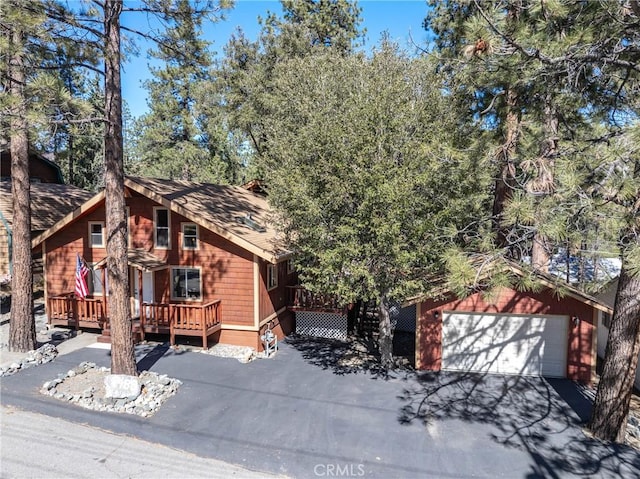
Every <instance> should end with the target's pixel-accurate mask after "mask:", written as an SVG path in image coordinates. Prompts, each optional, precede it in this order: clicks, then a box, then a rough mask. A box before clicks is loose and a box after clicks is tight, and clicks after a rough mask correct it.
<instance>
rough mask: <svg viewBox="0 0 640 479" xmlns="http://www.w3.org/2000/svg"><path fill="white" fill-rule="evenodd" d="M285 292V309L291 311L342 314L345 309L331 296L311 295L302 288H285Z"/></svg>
mask: <svg viewBox="0 0 640 479" xmlns="http://www.w3.org/2000/svg"><path fill="white" fill-rule="evenodd" d="M287 291H288V298H287V307H288V308H289V309H290V310H291V311H316V312H323V313H342V312H344V311H345V309H346V307H345V305H343V304H341V302H340V301H339V300H338V298H337V297H336V296H333V295H326V294H318V293H312V292H311V291H308V290H306V289H304V288H303V287H302V286H287Z"/></svg>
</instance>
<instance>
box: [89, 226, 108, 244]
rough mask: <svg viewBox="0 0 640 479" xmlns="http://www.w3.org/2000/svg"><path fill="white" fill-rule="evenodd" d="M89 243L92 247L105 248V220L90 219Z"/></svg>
mask: <svg viewBox="0 0 640 479" xmlns="http://www.w3.org/2000/svg"><path fill="white" fill-rule="evenodd" d="M89 245H90V246H91V247H92V248H104V222H102V221H89Z"/></svg>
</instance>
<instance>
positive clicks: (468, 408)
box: [398, 372, 640, 478]
mask: <svg viewBox="0 0 640 479" xmlns="http://www.w3.org/2000/svg"><path fill="white" fill-rule="evenodd" d="M416 379H417V381H416V382H415V383H413V384H412V387H407V388H405V389H404V391H403V392H402V395H401V396H400V397H399V399H400V400H401V401H402V403H403V404H404V405H403V406H402V408H401V409H400V412H399V415H398V421H399V422H400V423H401V424H410V423H414V422H420V423H422V424H423V425H425V426H428V425H429V424H430V423H433V422H436V421H444V420H450V419H458V420H462V421H464V422H467V423H480V424H485V425H489V426H492V428H493V430H494V432H493V433H492V434H491V436H490V437H491V439H492V440H493V441H495V442H496V443H498V444H502V445H504V446H506V447H509V448H517V449H519V450H522V451H524V452H526V453H528V454H529V455H530V457H531V459H532V460H533V464H534V465H532V469H531V471H530V473H529V474H528V475H527V476H526V477H528V478H537V477H554V478H555V477H564V476H566V475H567V473H569V474H571V475H576V476H582V477H594V476H595V477H621V476H624V477H628V476H629V471H630V470H632V471H636V477H637V474H640V455H639V454H638V451H636V450H634V449H632V448H631V447H628V446H622V445H615V444H605V443H602V442H600V441H598V440H595V439H593V438H590V437H588V436H587V435H585V433H584V432H583V430H582V425H583V424H584V422H585V421H586V420H588V418H589V413H590V409H591V400H590V398H589V397H588V395H587V394H586V393H585V391H586V389H585V388H582V387H580V386H579V385H576V384H574V383H572V382H571V381H568V380H563V379H548V380H547V379H545V378H538V377H522V376H500V375H495V374H471V373H451V372H426V373H418V374H416Z"/></svg>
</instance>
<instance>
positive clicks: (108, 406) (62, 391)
mask: <svg viewBox="0 0 640 479" xmlns="http://www.w3.org/2000/svg"><path fill="white" fill-rule="evenodd" d="M110 374H111V372H110V369H109V368H105V367H100V368H99V367H97V366H96V365H95V364H94V363H89V362H84V363H81V364H80V365H79V366H78V367H76V368H73V369H71V370H69V371H68V372H67V373H66V374H60V375H59V376H58V377H57V378H54V379H52V380H50V381H47V382H45V383H44V384H43V385H42V388H41V389H40V393H42V394H44V395H46V396H51V397H53V398H55V399H59V400H61V401H64V402H68V403H71V404H75V405H78V406H80V407H83V408H85V409H92V410H94V411H106V412H116V413H125V414H135V415H138V416H141V417H150V416H152V415H153V414H154V413H155V412H156V411H157V410H158V409H160V406H162V404H163V403H164V402H165V401H166V400H167V399H169V398H170V397H171V396H173V395H175V394H176V393H177V391H178V388H179V387H180V385H181V384H182V382H181V381H178V380H177V379H172V378H169V377H167V376H166V375H160V374H157V373H154V372H151V371H143V372H142V373H140V376H138V377H137V381H138V383H139V384H140V392H139V394H137V395H136V396H135V397H107V395H106V387H105V379H106V378H107V376H109V375H110Z"/></svg>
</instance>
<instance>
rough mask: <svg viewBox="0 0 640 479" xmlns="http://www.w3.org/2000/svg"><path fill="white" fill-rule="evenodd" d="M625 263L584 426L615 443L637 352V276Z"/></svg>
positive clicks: (639, 322)
mask: <svg viewBox="0 0 640 479" xmlns="http://www.w3.org/2000/svg"><path fill="white" fill-rule="evenodd" d="M626 263H627V260H626V259H625V258H623V264H622V271H621V272H620V278H619V280H618V291H617V292H616V300H615V311H614V313H613V318H612V319H611V328H610V329H609V339H608V341H607V349H606V351H605V356H604V366H603V369H602V374H601V376H600V384H599V385H598V392H597V394H596V400H595V403H594V405H593V413H592V416H591V421H590V422H589V426H588V427H589V429H590V430H591V432H592V433H593V434H594V435H595V436H596V437H597V438H599V439H602V440H605V441H616V442H623V441H624V439H625V432H626V428H627V416H628V414H629V403H630V401H631V391H632V388H633V381H634V378H635V375H636V368H637V365H638V353H639V352H640V337H639V336H638V332H639V330H640V277H637V276H636V277H633V276H631V274H630V273H629V271H628V270H627V264H626Z"/></svg>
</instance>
